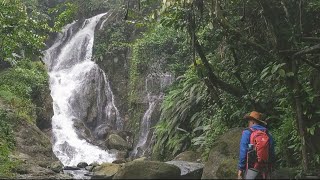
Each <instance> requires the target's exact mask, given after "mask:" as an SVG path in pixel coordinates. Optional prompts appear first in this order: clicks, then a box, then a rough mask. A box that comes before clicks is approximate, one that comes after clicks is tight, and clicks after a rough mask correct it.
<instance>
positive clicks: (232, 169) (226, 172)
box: [216, 158, 238, 179]
mask: <svg viewBox="0 0 320 180" xmlns="http://www.w3.org/2000/svg"><path fill="white" fill-rule="evenodd" d="M237 164H238V160H236V159H231V158H230V159H223V160H222V161H221V163H220V165H219V167H218V169H217V172H216V176H217V178H219V179H236V178H237V172H238V170H237Z"/></svg>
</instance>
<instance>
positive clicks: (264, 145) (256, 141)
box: [249, 128, 270, 169]
mask: <svg viewBox="0 0 320 180" xmlns="http://www.w3.org/2000/svg"><path fill="white" fill-rule="evenodd" d="M249 130H250V132H251V135H250V144H253V145H254V150H255V151H256V157H257V158H256V161H255V163H254V168H257V169H260V168H262V167H263V166H265V165H267V163H268V161H269V147H270V143H269V142H270V141H269V136H268V134H267V130H266V129H265V130H255V129H253V128H249Z"/></svg>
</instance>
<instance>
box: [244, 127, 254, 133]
mask: <svg viewBox="0 0 320 180" xmlns="http://www.w3.org/2000/svg"><path fill="white" fill-rule="evenodd" d="M244 130H248V131H250V133H252V132H253V131H255V129H253V128H245V129H244Z"/></svg>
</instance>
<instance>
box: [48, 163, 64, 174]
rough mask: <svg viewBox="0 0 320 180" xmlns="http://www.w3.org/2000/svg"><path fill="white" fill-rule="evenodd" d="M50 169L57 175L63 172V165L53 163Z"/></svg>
mask: <svg viewBox="0 0 320 180" xmlns="http://www.w3.org/2000/svg"><path fill="white" fill-rule="evenodd" d="M50 169H51V170H52V171H54V172H56V173H59V172H61V171H63V164H62V163H61V162H60V161H55V162H53V163H51V165H50Z"/></svg>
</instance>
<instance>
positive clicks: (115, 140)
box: [106, 134, 130, 151]
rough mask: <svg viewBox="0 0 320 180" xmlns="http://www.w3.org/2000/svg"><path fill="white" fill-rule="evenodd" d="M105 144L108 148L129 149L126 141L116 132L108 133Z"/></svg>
mask: <svg viewBox="0 0 320 180" xmlns="http://www.w3.org/2000/svg"><path fill="white" fill-rule="evenodd" d="M106 146H107V148H108V149H116V150H120V151H122V150H128V149H130V147H129V145H128V143H127V142H126V141H125V140H124V139H123V138H122V137H120V136H119V135H117V134H111V135H109V137H108V139H107V140H106Z"/></svg>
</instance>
